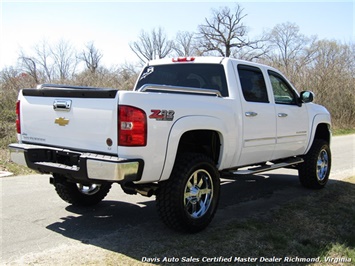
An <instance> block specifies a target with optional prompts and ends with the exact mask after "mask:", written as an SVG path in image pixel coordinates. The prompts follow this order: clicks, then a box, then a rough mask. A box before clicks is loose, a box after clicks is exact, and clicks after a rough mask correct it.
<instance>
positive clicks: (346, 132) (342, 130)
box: [332, 128, 355, 136]
mask: <svg viewBox="0 0 355 266" xmlns="http://www.w3.org/2000/svg"><path fill="white" fill-rule="evenodd" d="M332 133H333V136H341V135H350V134H355V128H335V129H334V128H333V129H332Z"/></svg>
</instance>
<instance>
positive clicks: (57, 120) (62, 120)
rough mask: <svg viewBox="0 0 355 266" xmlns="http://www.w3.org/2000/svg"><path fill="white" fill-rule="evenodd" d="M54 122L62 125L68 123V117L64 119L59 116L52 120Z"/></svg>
mask: <svg viewBox="0 0 355 266" xmlns="http://www.w3.org/2000/svg"><path fill="white" fill-rule="evenodd" d="M54 123H55V124H58V125H60V126H62V127H64V126H66V125H68V124H69V119H65V117H59V118H56V119H55V120H54Z"/></svg>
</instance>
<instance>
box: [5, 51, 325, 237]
mask: <svg viewBox="0 0 355 266" xmlns="http://www.w3.org/2000/svg"><path fill="white" fill-rule="evenodd" d="M313 97H314V96H313V93H312V92H309V91H304V92H301V93H300V94H298V92H297V91H296V90H295V89H294V88H293V86H292V85H291V83H290V82H289V81H288V80H287V79H286V78H285V77H284V76H283V75H282V74H281V73H280V72H279V71H277V70H276V69H274V68H271V67H268V66H265V65H261V64H256V63H251V62H246V61H241V60H236V59H231V58H221V57H196V58H194V57H185V58H174V59H160V60H154V61H150V62H148V63H147V65H146V66H145V67H144V68H143V69H142V71H141V73H140V75H139V78H138V80H137V82H136V85H135V88H134V90H133V91H118V90H116V89H106V88H91V87H75V86H64V85H53V84H43V85H39V86H38V87H37V88H36V89H23V90H21V91H20V93H19V97H18V102H17V108H16V113H17V121H16V125H17V133H18V140H19V143H14V144H10V146H9V148H10V150H11V158H12V160H13V161H14V162H16V163H19V164H23V165H27V166H28V167H29V168H31V169H35V170H37V171H39V172H42V173H51V174H52V177H51V178H50V182H51V184H53V185H54V186H55V189H56V191H57V193H58V195H59V196H60V197H61V198H62V199H63V200H65V201H67V202H68V203H70V204H75V205H93V204H97V203H99V202H100V201H101V200H102V199H104V197H105V196H106V195H107V193H108V192H109V190H110V188H111V185H112V183H115V182H116V183H119V184H120V185H121V187H122V189H123V190H124V191H125V192H126V193H129V194H136V193H140V194H142V195H144V196H152V195H156V200H157V209H158V213H159V215H160V217H161V219H162V220H163V222H164V223H165V224H166V225H167V226H169V227H170V228H172V229H175V230H179V231H185V232H198V231H200V230H203V229H204V228H205V227H206V226H207V225H208V224H209V223H210V222H211V220H212V218H213V216H214V214H215V212H216V209H217V205H218V199H219V194H220V178H221V177H223V175H225V174H228V176H229V177H230V176H231V174H232V175H234V176H238V175H239V174H242V175H245V174H254V173H259V172H263V171H268V170H273V169H276V168H281V167H292V168H294V169H297V170H298V173H299V179H300V182H301V184H302V185H303V186H305V187H307V188H313V189H319V188H323V187H324V186H325V184H326V183H327V181H328V177H329V173H330V168H331V151H330V142H331V131H330V125H331V121H330V114H329V112H328V111H327V110H326V109H325V108H324V107H322V106H319V105H317V104H313V103H311V102H312V101H313Z"/></svg>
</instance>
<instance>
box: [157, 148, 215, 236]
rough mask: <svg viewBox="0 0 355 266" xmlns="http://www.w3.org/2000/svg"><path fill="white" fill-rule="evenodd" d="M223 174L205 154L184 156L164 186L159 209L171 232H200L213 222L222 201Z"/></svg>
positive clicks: (159, 195) (176, 164)
mask: <svg viewBox="0 0 355 266" xmlns="http://www.w3.org/2000/svg"><path fill="white" fill-rule="evenodd" d="M219 190H220V180H219V172H218V170H217V168H216V167H215V165H214V163H213V161H212V160H211V159H210V158H209V157H207V156H205V155H203V154H194V153H187V154H183V155H180V156H179V157H178V158H177V160H176V163H175V165H174V169H173V171H172V174H171V176H170V178H169V180H167V181H164V182H162V183H161V184H160V187H159V191H158V193H157V209H158V213H159V215H160V217H161V219H162V221H163V222H164V223H165V224H166V225H167V226H168V227H170V228H171V229H174V230H177V231H184V232H190V233H196V232H199V231H201V230H203V229H204V228H205V227H207V226H208V224H209V223H210V222H211V220H212V219H213V216H214V214H215V212H216V209H217V205H218V200H219Z"/></svg>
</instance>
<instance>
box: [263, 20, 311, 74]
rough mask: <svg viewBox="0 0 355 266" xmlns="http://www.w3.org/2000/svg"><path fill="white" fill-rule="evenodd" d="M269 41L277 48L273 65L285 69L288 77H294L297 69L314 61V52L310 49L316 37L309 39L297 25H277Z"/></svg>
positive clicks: (273, 55)
mask: <svg viewBox="0 0 355 266" xmlns="http://www.w3.org/2000/svg"><path fill="white" fill-rule="evenodd" d="M269 41H270V43H271V45H273V46H274V48H275V49H274V51H275V52H274V53H273V54H272V56H271V58H272V61H273V64H274V65H275V66H276V67H279V68H283V69H284V71H285V72H286V74H287V75H292V74H293V72H295V71H297V69H299V68H300V67H302V66H304V65H306V64H308V63H309V62H310V61H312V56H313V55H314V50H313V49H311V48H310V47H312V43H314V42H315V41H316V37H311V38H308V37H306V36H305V35H303V34H301V33H300V32H299V27H298V26H297V25H296V24H295V23H291V22H287V23H282V24H278V25H276V26H275V27H274V28H273V29H272V31H271V32H270V37H269Z"/></svg>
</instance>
